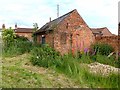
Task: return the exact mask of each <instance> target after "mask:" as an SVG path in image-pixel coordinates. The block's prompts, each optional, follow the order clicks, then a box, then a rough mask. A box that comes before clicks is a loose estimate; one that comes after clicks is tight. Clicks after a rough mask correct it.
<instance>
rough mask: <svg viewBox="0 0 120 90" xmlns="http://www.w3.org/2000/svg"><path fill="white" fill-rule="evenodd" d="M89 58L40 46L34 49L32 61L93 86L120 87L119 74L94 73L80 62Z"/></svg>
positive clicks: (80, 82)
mask: <svg viewBox="0 0 120 90" xmlns="http://www.w3.org/2000/svg"><path fill="white" fill-rule="evenodd" d="M53 57H54V58H53ZM88 59H89V60H90V57H89V56H86V55H83V56H82V57H81V58H80V59H78V58H74V57H73V56H72V55H64V56H60V55H59V54H55V51H53V50H52V49H51V48H49V47H38V48H35V50H32V57H31V62H32V63H33V64H34V65H38V66H42V67H47V68H52V69H55V70H56V71H58V72H60V73H64V74H65V75H67V76H68V77H71V78H73V79H74V80H75V81H76V82H77V83H79V84H87V86H88V87H91V88H94V87H102V88H118V75H116V74H112V75H110V76H106V77H103V76H100V75H94V74H92V73H90V72H89V71H88V67H87V66H84V65H82V64H80V62H81V61H82V60H86V61H87V60H88ZM86 61H83V62H86ZM88 63H90V62H88Z"/></svg>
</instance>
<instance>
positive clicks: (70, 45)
mask: <svg viewBox="0 0 120 90" xmlns="http://www.w3.org/2000/svg"><path fill="white" fill-rule="evenodd" d="M63 32H64V33H66V37H64V36H62V38H66V43H65V44H64V43H62V44H61V35H62V33H63ZM77 34H79V35H77ZM54 37H55V38H54V48H55V49H56V50H57V51H59V52H61V54H65V53H68V52H69V51H71V50H73V49H74V50H75V51H77V50H78V49H79V50H80V51H83V50H84V48H89V46H90V45H91V43H93V42H94V40H95V38H94V35H93V34H92V31H91V30H90V29H89V28H88V26H87V24H86V23H85V22H84V20H83V19H82V17H81V16H80V15H79V14H78V13H77V12H76V11H74V12H73V13H71V14H70V16H69V17H67V18H65V20H63V21H62V22H61V23H60V24H59V25H58V27H57V28H56V30H55V34H54ZM76 42H77V43H76Z"/></svg>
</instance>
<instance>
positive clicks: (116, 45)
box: [96, 36, 120, 51]
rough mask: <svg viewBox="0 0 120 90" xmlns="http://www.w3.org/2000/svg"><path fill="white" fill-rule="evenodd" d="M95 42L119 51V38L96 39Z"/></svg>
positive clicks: (105, 37)
mask: <svg viewBox="0 0 120 90" xmlns="http://www.w3.org/2000/svg"><path fill="white" fill-rule="evenodd" d="M96 42H99V43H107V44H110V45H111V46H112V47H113V48H114V49H115V51H117V50H119V51H120V36H119V37H118V36H104V37H96Z"/></svg>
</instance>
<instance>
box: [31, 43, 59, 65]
mask: <svg viewBox="0 0 120 90" xmlns="http://www.w3.org/2000/svg"><path fill="white" fill-rule="evenodd" d="M31 54H32V57H31V62H32V63H33V65H38V66H42V67H50V66H52V65H54V63H55V59H56V58H57V57H59V53H58V52H55V50H54V49H52V48H50V47H49V46H47V45H42V46H37V47H34V48H33V50H32V51H31Z"/></svg>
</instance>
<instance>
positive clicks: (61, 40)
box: [60, 33, 67, 44]
mask: <svg viewBox="0 0 120 90" xmlns="http://www.w3.org/2000/svg"><path fill="white" fill-rule="evenodd" d="M66 39H67V34H66V33H61V38H60V42H61V44H66Z"/></svg>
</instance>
